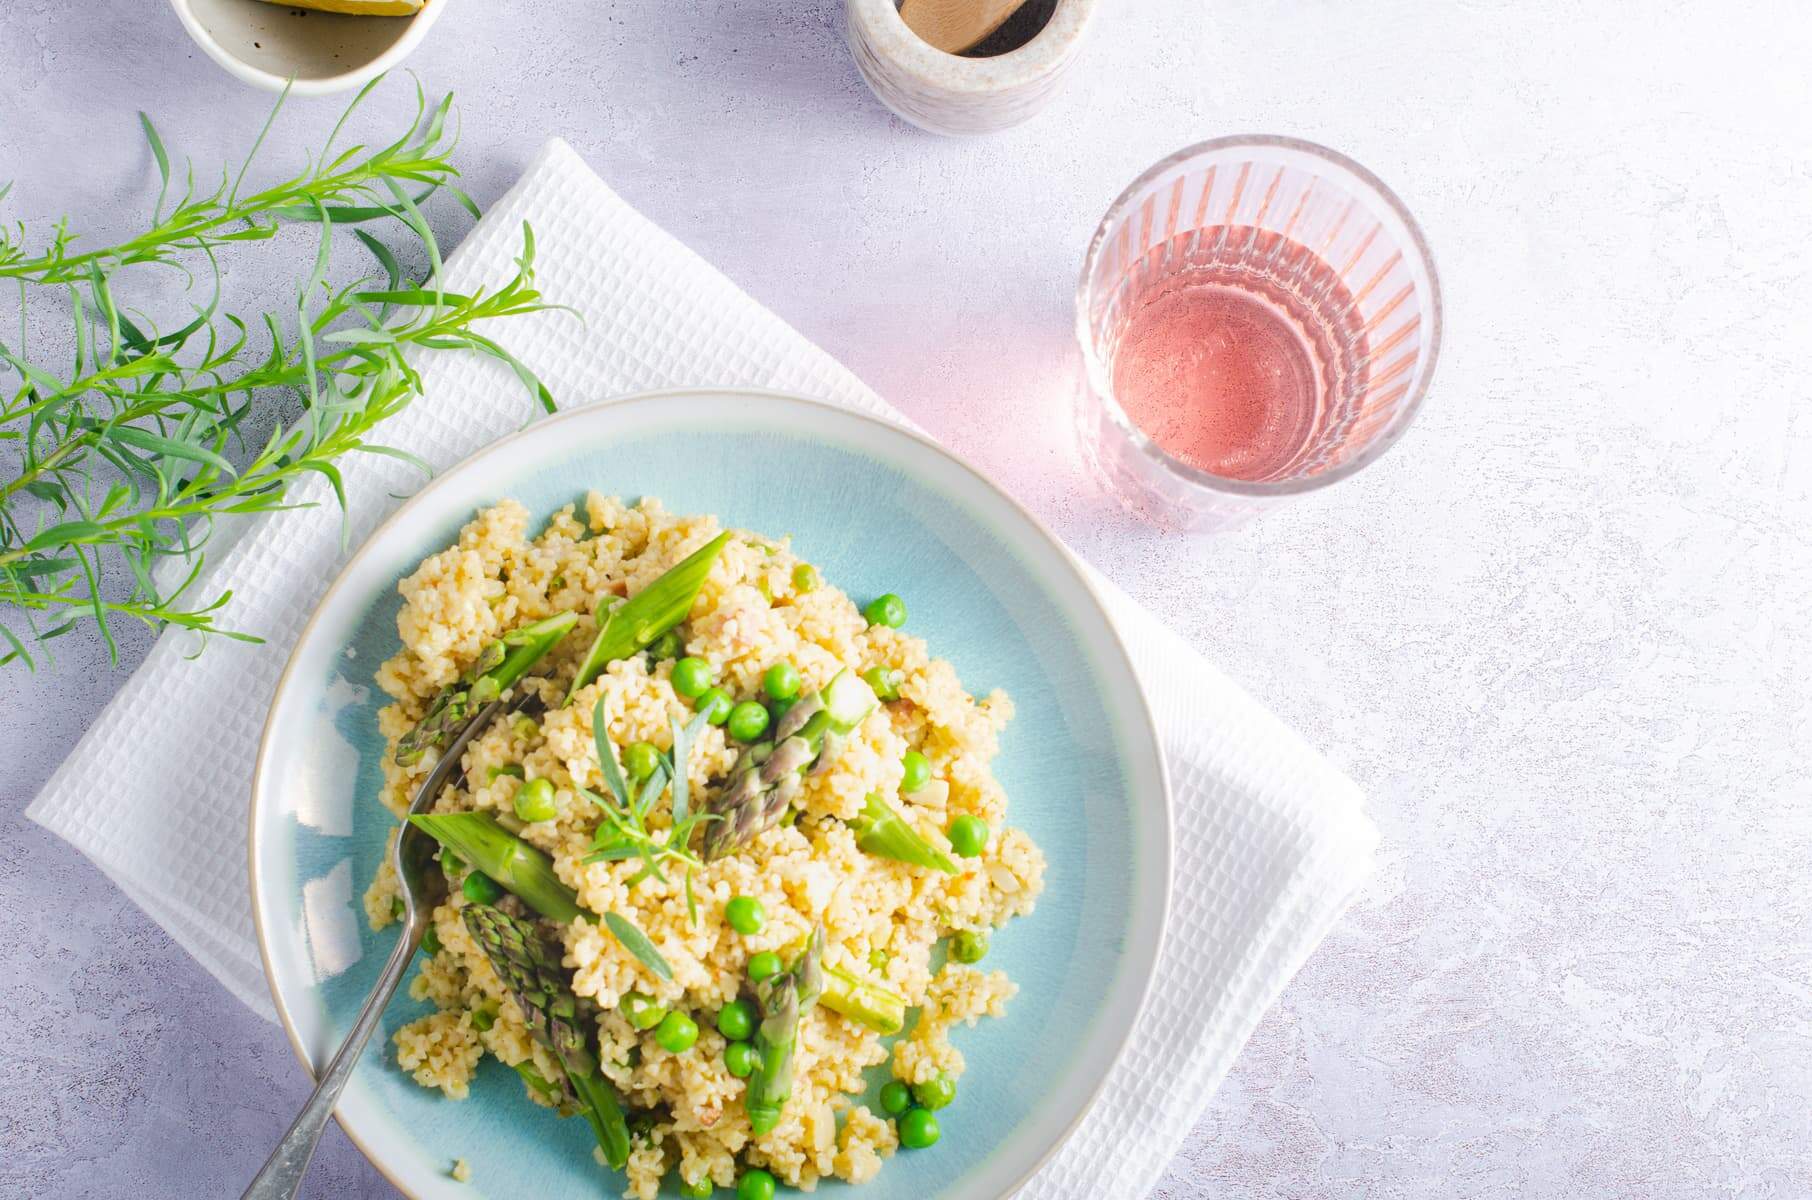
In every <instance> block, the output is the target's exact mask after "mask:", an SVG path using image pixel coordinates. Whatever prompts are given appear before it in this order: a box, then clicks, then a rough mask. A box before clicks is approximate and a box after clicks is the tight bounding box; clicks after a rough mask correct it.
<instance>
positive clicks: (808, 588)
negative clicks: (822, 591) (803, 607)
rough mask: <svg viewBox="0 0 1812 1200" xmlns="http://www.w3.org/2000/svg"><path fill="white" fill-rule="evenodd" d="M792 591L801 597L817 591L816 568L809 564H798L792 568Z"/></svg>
mask: <svg viewBox="0 0 1812 1200" xmlns="http://www.w3.org/2000/svg"><path fill="white" fill-rule="evenodd" d="M793 590H794V591H795V592H798V593H799V594H800V595H801V596H803V595H805V594H806V593H807V592H813V591H816V590H818V568H817V567H814V566H813V565H812V564H811V563H800V564H799V565H798V566H796V567H794V568H793Z"/></svg>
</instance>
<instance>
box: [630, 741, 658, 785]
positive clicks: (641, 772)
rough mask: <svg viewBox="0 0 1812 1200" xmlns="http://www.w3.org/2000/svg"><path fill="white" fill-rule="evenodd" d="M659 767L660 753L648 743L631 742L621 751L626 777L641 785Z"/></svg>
mask: <svg viewBox="0 0 1812 1200" xmlns="http://www.w3.org/2000/svg"><path fill="white" fill-rule="evenodd" d="M660 765H661V752H660V751H659V750H656V749H655V748H654V745H653V743H650V742H631V743H629V746H628V748H627V749H625V750H624V751H623V770H624V772H625V773H627V774H628V776H629V777H630V778H631V779H633V780H635V781H636V782H637V783H641V782H642V781H643V780H645V779H647V778H648V777H649V776H650V775H653V774H654V769H655V768H656V767H658V766H660Z"/></svg>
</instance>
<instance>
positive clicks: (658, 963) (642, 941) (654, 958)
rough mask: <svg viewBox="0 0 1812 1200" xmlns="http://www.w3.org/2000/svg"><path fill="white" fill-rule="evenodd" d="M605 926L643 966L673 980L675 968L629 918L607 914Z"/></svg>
mask: <svg viewBox="0 0 1812 1200" xmlns="http://www.w3.org/2000/svg"><path fill="white" fill-rule="evenodd" d="M604 924H605V925H607V926H609V928H610V932H611V933H613V934H615V935H616V938H617V941H619V942H621V943H623V949H625V950H627V951H629V952H630V953H631V954H633V955H635V956H636V957H637V958H639V959H641V961H642V965H643V966H645V967H647V968H648V969H649V970H650V971H653V972H654V973H655V974H656V975H659V976H660V977H661V978H662V979H672V978H673V968H672V967H670V966H668V965H667V960H666V959H664V958H662V957H661V952H660V951H659V950H656V949H655V948H654V943H653V942H651V941H649V940H648V935H647V934H645V933H643V932H642V931H641V930H640V929H637V928H636V927H635V925H634V924H633V923H631V922H630V921H629V919H628V918H626V917H622V916H619V915H617V914H616V913H605V914H604Z"/></svg>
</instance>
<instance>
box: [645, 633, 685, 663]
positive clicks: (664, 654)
mask: <svg viewBox="0 0 1812 1200" xmlns="http://www.w3.org/2000/svg"><path fill="white" fill-rule="evenodd" d="M685 651H686V644H685V643H684V642H682V641H681V640H680V635H679V630H677V629H669V630H668V631H667V632H666V633H663V634H662V635H661V636H660V637H657V638H655V639H654V640H653V641H652V642H649V643H648V653H649V655H650V656H651V657H652V658H653V659H654V660H655V661H656V662H659V661H660V660H661V659H663V658H678V657H679V656H680V655H681V654H684V653H685Z"/></svg>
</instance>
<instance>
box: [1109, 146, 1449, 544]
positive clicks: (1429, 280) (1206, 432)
mask: <svg viewBox="0 0 1812 1200" xmlns="http://www.w3.org/2000/svg"><path fill="white" fill-rule="evenodd" d="M1076 335H1077V338H1078V339H1079V340H1080V342H1081V345H1082V358H1083V362H1084V364H1085V377H1084V379H1083V381H1082V386H1081V387H1080V389H1079V392H1080V396H1079V401H1078V405H1077V415H1078V428H1079V432H1080V435H1081V439H1082V447H1083V452H1084V454H1085V456H1086V457H1087V458H1088V459H1089V460H1090V461H1091V462H1092V463H1093V464H1094V466H1095V467H1096V468H1097V470H1098V471H1099V472H1100V474H1101V475H1102V476H1103V477H1104V479H1105V481H1106V482H1107V484H1108V486H1109V487H1110V488H1111V490H1113V491H1114V492H1115V493H1116V494H1117V495H1118V496H1119V497H1120V498H1121V500H1123V501H1124V502H1125V503H1126V504H1127V506H1128V507H1130V508H1131V509H1133V510H1134V511H1136V512H1139V513H1141V514H1143V515H1146V516H1148V517H1150V518H1152V519H1153V520H1156V521H1158V522H1159V523H1161V524H1163V525H1165V526H1167V527H1171V528H1177V529H1186V530H1211V529H1224V528H1229V527H1232V526H1234V525H1237V524H1240V523H1242V522H1244V521H1246V520H1249V519H1250V518H1251V517H1253V516H1255V515H1257V514H1258V513H1261V512H1264V511H1266V510H1267V509H1270V508H1273V507H1275V506H1277V505H1279V504H1282V503H1284V502H1285V501H1287V500H1289V499H1291V498H1293V497H1296V496H1299V495H1302V494H1303V493H1304V492H1308V491H1312V490H1314V489H1316V488H1320V487H1325V486H1327V485H1328V484H1331V483H1334V482H1336V481H1338V480H1341V479H1344V478H1346V477H1347V476H1348V475H1351V474H1352V473H1353V472H1355V471H1357V470H1359V468H1361V467H1363V466H1365V465H1366V464H1367V463H1369V462H1371V461H1372V460H1373V459H1375V458H1377V457H1378V456H1379V455H1380V454H1382V453H1383V452H1384V450H1385V449H1386V448H1387V447H1389V446H1390V444H1391V443H1392V442H1394V441H1396V439H1397V438H1398V437H1399V436H1400V435H1401V434H1402V432H1403V430H1404V429H1405V428H1407V427H1408V425H1409V423H1410V421H1411V419H1412V418H1413V417H1414V415H1415V412H1416V409H1417V406H1418V405H1419V404H1420V403H1421V401H1422V397H1423V395H1424V394H1425V393H1426V392H1427V390H1428V382H1429V379H1430V377H1431V376H1432V375H1433V373H1434V366H1435V357H1436V354H1437V351H1438V350H1439V348H1440V341H1441V295H1440V284H1439V282H1438V280H1437V279H1436V276H1435V268H1434V262H1433V259H1432V258H1431V257H1430V255H1429V252H1428V246H1427V243H1426V242H1425V241H1424V240H1423V237H1422V232H1421V230H1420V229H1418V228H1417V226H1416V223H1415V221H1414V219H1413V218H1411V217H1410V215H1409V213H1408V211H1407V210H1406V209H1405V208H1404V207H1403V205H1402V203H1401V202H1400V201H1399V200H1398V199H1397V198H1396V196H1394V195H1393V194H1392V193H1391V191H1390V189H1388V188H1387V187H1385V186H1384V184H1383V183H1382V182H1380V181H1379V180H1378V179H1377V178H1376V177H1375V176H1373V175H1372V174H1371V173H1370V172H1369V171H1367V170H1366V169H1365V168H1364V167H1361V166H1360V165H1359V164H1358V163H1355V162H1353V161H1352V160H1351V159H1348V158H1346V157H1344V156H1342V155H1340V154H1336V153H1335V152H1333V151H1331V150H1328V149H1325V148H1323V147H1321V146H1317V145H1314V144H1312V143H1309V142H1302V141H1296V140H1293V139H1290V138H1278V137H1228V138H1219V139H1216V140H1214V141H1209V142H1203V143H1201V144H1200V145H1196V146H1191V147H1189V148H1188V149H1186V150H1182V151H1179V152H1178V153H1176V154H1173V155H1171V156H1170V157H1168V158H1166V159H1164V160H1163V161H1162V162H1159V163H1158V164H1157V165H1155V166H1154V167H1152V168H1151V169H1150V170H1149V171H1147V172H1146V173H1145V174H1144V175H1142V176H1140V177H1139V178H1138V179H1137V180H1135V181H1134V182H1133V184H1132V186H1131V187H1129V188H1127V189H1126V191H1125V192H1123V193H1121V195H1120V198H1119V199H1118V200H1116V201H1115V202H1114V204H1113V206H1112V207H1111V208H1109V209H1108V212H1107V215H1106V216H1105V217H1104V218H1103V219H1102V221H1101V225H1100V228H1098V229H1097V230H1096V231H1095V236H1094V239H1093V240H1092V241H1091V242H1090V243H1089V248H1088V256H1087V259H1086V260H1085V262H1084V265H1083V270H1082V281H1081V284H1080V285H1079V287H1078V289H1077V294H1076Z"/></svg>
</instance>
